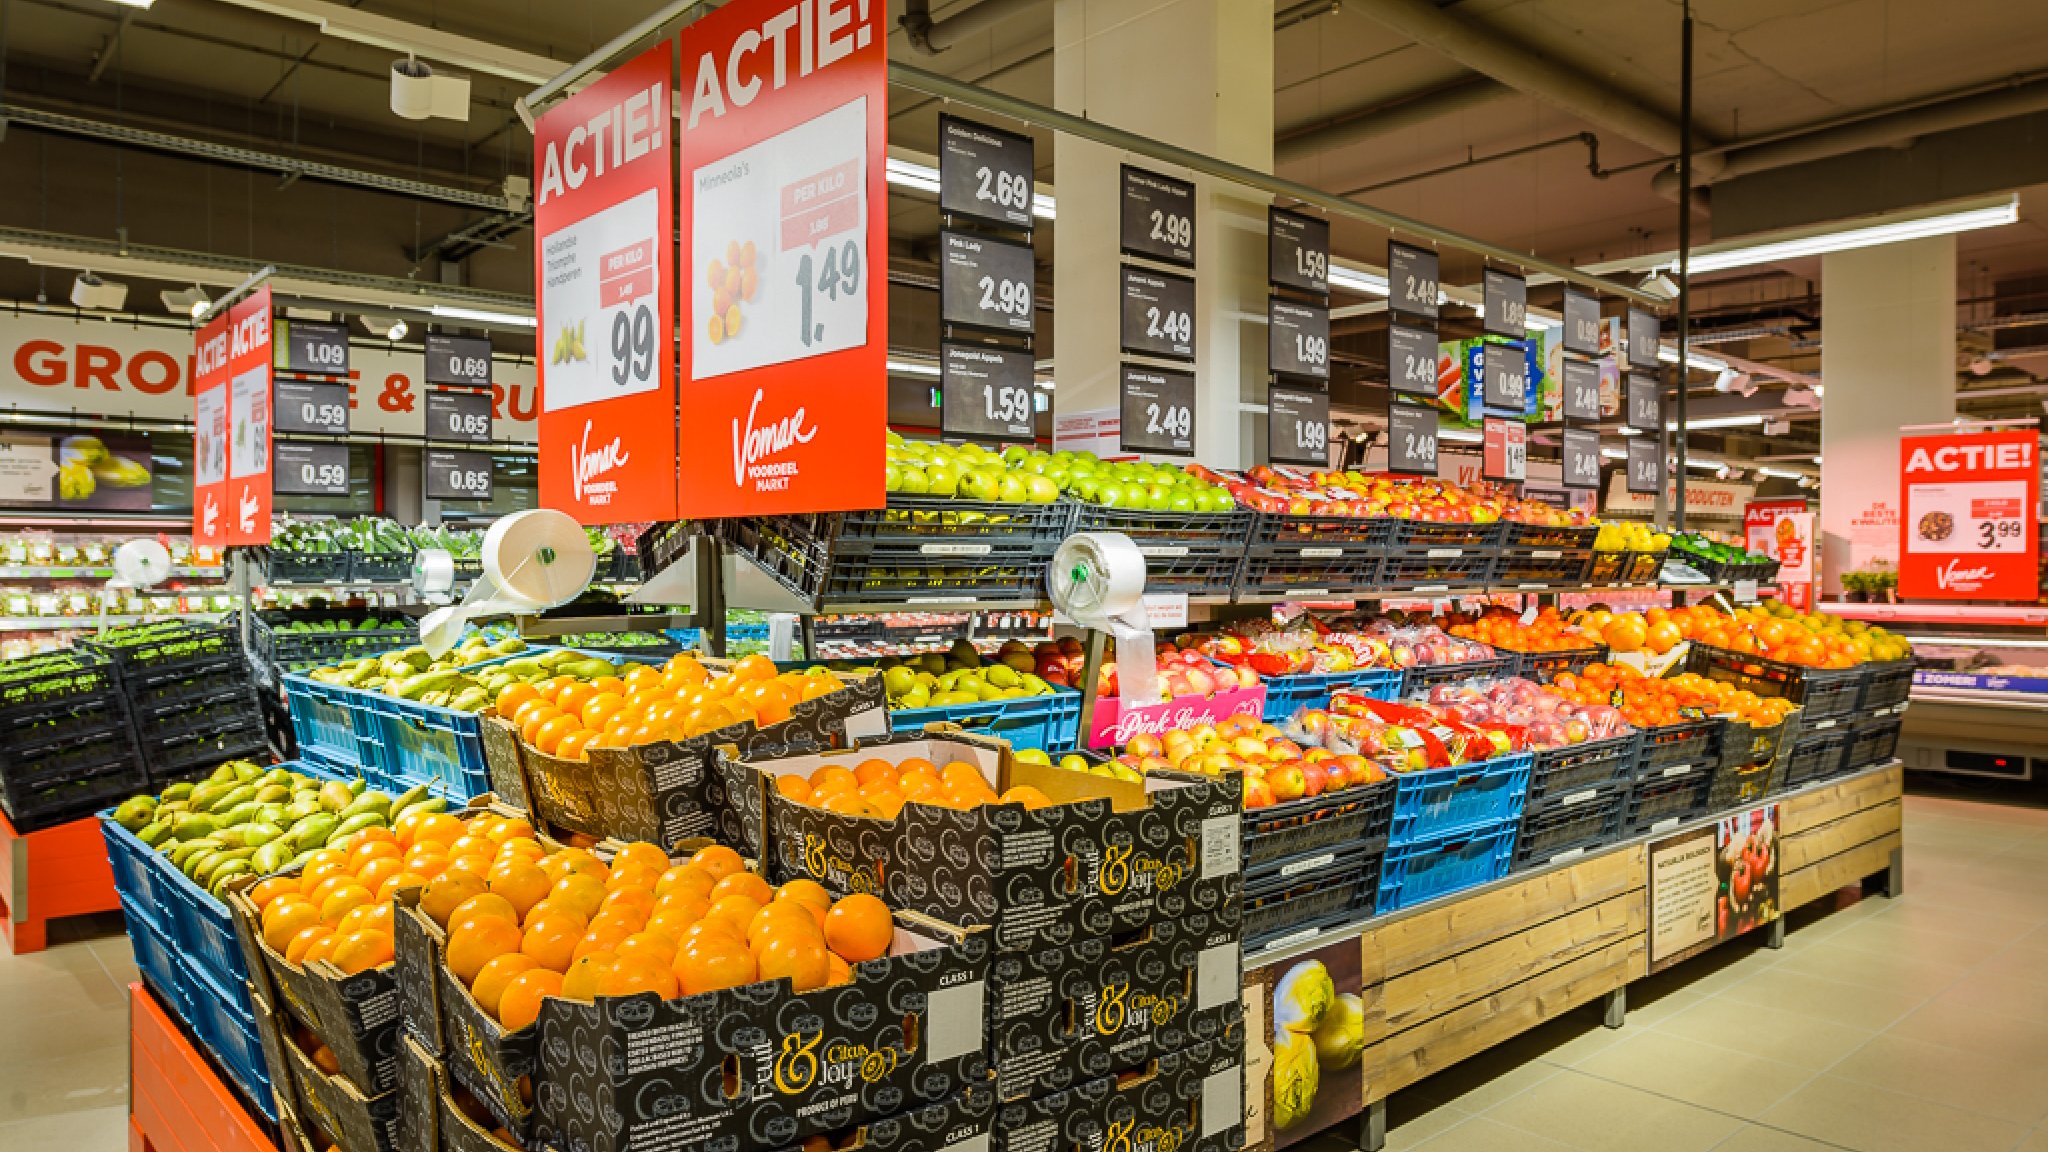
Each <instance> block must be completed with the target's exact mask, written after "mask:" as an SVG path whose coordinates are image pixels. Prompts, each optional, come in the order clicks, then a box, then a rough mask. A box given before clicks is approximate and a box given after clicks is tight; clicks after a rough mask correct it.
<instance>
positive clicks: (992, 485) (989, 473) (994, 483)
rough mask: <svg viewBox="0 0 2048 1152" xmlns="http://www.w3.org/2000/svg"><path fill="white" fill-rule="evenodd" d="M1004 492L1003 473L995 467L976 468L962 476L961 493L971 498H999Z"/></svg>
mask: <svg viewBox="0 0 2048 1152" xmlns="http://www.w3.org/2000/svg"><path fill="white" fill-rule="evenodd" d="M1002 492H1003V478H1002V473H1000V472H997V471H995V470H994V469H990V468H976V469H974V470H972V471H970V472H967V473H965V474H963V475H962V476H961V477H960V495H962V496H965V497H967V498H968V499H969V500H990V501H992V500H999V499H1001V498H1002Z"/></svg>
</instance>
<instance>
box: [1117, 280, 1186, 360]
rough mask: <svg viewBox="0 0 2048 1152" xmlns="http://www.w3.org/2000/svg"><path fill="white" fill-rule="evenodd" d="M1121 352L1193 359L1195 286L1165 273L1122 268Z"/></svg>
mask: <svg viewBox="0 0 2048 1152" xmlns="http://www.w3.org/2000/svg"><path fill="white" fill-rule="evenodd" d="M1122 276H1123V311H1122V314H1121V315H1120V316H1119V318H1118V319H1119V325H1118V328H1119V334H1120V336H1121V339H1122V343H1123V349H1124V351H1126V352H1135V353H1137V354H1138V355H1140V356H1169V357H1173V358H1176V359H1181V360H1192V359H1194V358H1195V282H1194V281H1193V280H1191V279H1189V278H1188V277H1186V276H1175V275H1173V274H1172V273H1169V272H1152V271H1149V270H1147V269H1144V268H1134V267H1132V266H1130V265H1128V264H1126V265H1124V266H1123V269H1122Z"/></svg>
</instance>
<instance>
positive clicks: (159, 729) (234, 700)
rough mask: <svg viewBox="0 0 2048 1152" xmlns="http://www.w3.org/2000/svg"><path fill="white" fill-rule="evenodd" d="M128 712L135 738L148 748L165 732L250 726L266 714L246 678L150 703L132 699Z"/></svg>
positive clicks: (164, 734)
mask: <svg viewBox="0 0 2048 1152" xmlns="http://www.w3.org/2000/svg"><path fill="white" fill-rule="evenodd" d="M128 712H129V716H130V717H131V718H132V719H133V721H134V725H135V742H136V743H137V744H138V745H139V746H141V747H142V748H144V749H145V750H147V749H148V747H149V745H150V744H151V743H152V742H154V741H155V740H156V739H158V738H161V737H164V736H176V735H182V734H184V733H187V732H209V731H221V730H225V729H230V728H240V727H246V726H247V725H248V722H249V719H250V717H252V716H255V717H260V716H261V715H262V712H261V708H260V705H259V704H258V698H257V695H256V689H255V687H254V686H253V685H251V684H250V683H249V682H248V680H247V679H246V678H245V679H243V680H241V681H240V682H231V683H220V684H216V685H214V686H213V688H212V689H211V691H210V692H208V693H207V694H206V695H193V696H181V697H178V698H177V699H172V700H159V701H156V702H154V703H147V704H145V703H138V702H136V701H132V700H131V701H130V702H129V705H128Z"/></svg>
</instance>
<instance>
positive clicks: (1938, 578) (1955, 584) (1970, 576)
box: [1934, 560, 1995, 592]
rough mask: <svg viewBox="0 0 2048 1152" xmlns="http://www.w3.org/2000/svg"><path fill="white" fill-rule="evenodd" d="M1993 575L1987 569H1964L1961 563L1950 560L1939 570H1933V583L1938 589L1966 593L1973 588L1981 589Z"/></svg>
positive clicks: (1977, 567) (1976, 567) (1972, 567)
mask: <svg viewBox="0 0 2048 1152" xmlns="http://www.w3.org/2000/svg"><path fill="white" fill-rule="evenodd" d="M1994 574H1995V573H1993V571H1992V570H1991V569H1989V568H1985V567H1981V566H1975V565H1973V566H1971V567H1968V568H1965V567H1963V566H1962V562H1961V561H1958V560H1950V561H1949V562H1947V563H1946V564H1943V565H1942V566H1941V567H1940V568H1937V569H1935V571H1934V582H1935V585H1936V586H1937V587H1940V588H1953V589H1955V590H1956V591H1958V592H1968V591H1970V590H1971V589H1973V588H1981V587H1983V586H1984V583H1985V581H1988V580H1990V579H1991V577H1992V576H1993V575H1994Z"/></svg>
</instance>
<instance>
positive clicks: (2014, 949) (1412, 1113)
mask: <svg viewBox="0 0 2048 1152" xmlns="http://www.w3.org/2000/svg"><path fill="white" fill-rule="evenodd" d="M2044 874H2048V809H2040V808H2021V807H2013V806H2008V805H2000V804H1988V803H1977V802H1971V801H1966V800H1954V799H1934V798H1928V797H1921V796H1914V797H1909V798H1908V799H1907V801H1906V895H1905V896H1904V897H1903V898H1901V899H1898V900H1885V899H1884V898H1882V897H1872V898H1870V899H1867V900H1863V901H1861V902H1858V903H1855V904H1853V905H1851V906H1849V907H1846V908H1840V909H1836V910H1832V911H1827V912H1825V913H1822V912H1817V911H1805V912H1802V913H1801V914H1800V915H1797V916H1795V917H1794V918H1793V927H1792V930H1791V932H1790V934H1789V936H1788V937H1787V940H1786V945H1785V948H1784V950H1783V951H1780V952H1773V951H1770V950H1768V949H1765V948H1762V947H1760V946H1758V945H1756V944H1754V943H1751V942H1749V941H1746V940H1745V941H1737V942H1735V943H1734V944H1731V945H1728V946H1727V947H1724V948H1721V949H1718V950H1717V951H1716V952H1713V953H1709V954H1707V955H1706V956H1703V957H1700V958H1699V959H1697V960H1694V961H1692V962H1690V963H1688V964H1685V965H1682V966H1680V967H1679V968H1677V969H1674V970H1673V971H1670V972H1667V973H1663V974H1660V975H1659V976H1656V977H1653V978H1652V979H1650V980H1647V981H1644V982H1641V983H1638V984H1635V985H1632V986H1631V987H1630V989H1629V998H1630V1011H1629V1015H1628V1024H1627V1026H1626V1027H1624V1028H1621V1029H1619V1030H1615V1031H1609V1030H1608V1029H1605V1028H1602V1027H1600V1025H1599V1022H1598V1019H1597V1016H1596V1015H1595V1014H1594V1013H1593V1012H1592V1011H1591V1010H1581V1011H1580V1012H1577V1013H1574V1014H1573V1015H1572V1016H1571V1017H1569V1018H1567V1019H1564V1020H1559V1021H1555V1022H1553V1023H1551V1024H1549V1025H1546V1026H1544V1027H1543V1028H1540V1029H1538V1030H1536V1031H1535V1032H1532V1033H1530V1034H1529V1035H1527V1036H1524V1037H1522V1038H1521V1039H1519V1040H1517V1041H1515V1042H1513V1043H1511V1044H1509V1045H1507V1046H1505V1047H1503V1048H1500V1049H1496V1050H1494V1051H1493V1052H1491V1053H1488V1054H1486V1055H1482V1056H1479V1057H1476V1058H1474V1059H1472V1060H1469V1061H1466V1062H1465V1063H1463V1064H1460V1065H1458V1066H1456V1067H1454V1068H1451V1069H1450V1070H1448V1071H1446V1072H1444V1073H1441V1074H1439V1075H1438V1076H1436V1077H1434V1078H1432V1079H1430V1080H1426V1081H1423V1082H1422V1083H1420V1084H1417V1085H1415V1086H1414V1087H1413V1088H1410V1089H1408V1090H1407V1091H1405V1092H1402V1093H1400V1094H1398V1095H1397V1096H1395V1098H1394V1100H1393V1102H1392V1106H1391V1109H1390V1124H1391V1126H1392V1131H1391V1132H1390V1133H1389V1136H1388V1141H1387V1146H1388V1148H1389V1149H1427V1150H1428V1152H1479V1150H1486V1152H1507V1150H1514V1152H1560V1150H1568V1149H1581V1150H1587V1152H1650V1150H1655V1152H1695V1150H1704V1149H1719V1150H1721V1152H1813V1150H1819V1149H1830V1148H1847V1149H1855V1150H1857V1152H1892V1150H1894V1149H1896V1150H1898V1152H1909V1150H1910V1152H1926V1150H1931V1149H1940V1150H1941V1152H1978V1150H1980V1149H1981V1150H1984V1152H1994V1150H1995V1152H2014V1150H2021V1152H2048V883H2044V882H2043V881H2042V879H2041V878H2042V876H2043V875H2044ZM119 933H120V922H119V918H118V917H96V918H87V919H85V920H83V921H78V922H71V923H67V924H64V925H61V926H59V928H57V929H53V930H52V933H51V936H52V939H53V940H56V939H60V938H62V939H64V940H66V941H68V942H66V943H59V944H53V945H52V946H51V948H50V949H49V950H48V951H46V952H41V953H37V954H35V955H31V956H13V955H9V954H6V953H5V952H4V951H0V1152H31V1150H33V1152H49V1150H50V1149H53V1148H61V1149H62V1150H63V1152H119V1150H121V1149H125V1148H126V1147H127V1112H128V1046H127V1040H128V1007H127V1001H126V994H127V993H126V988H127V985H128V983H129V981H132V980H135V979H137V978H138V977H137V976H136V971H135V964H134V958H133V957H132V956H131V954H130V953H129V950H128V940H127V937H126V936H123V935H120V934H119ZM1303 1147H1304V1148H1305V1149H1312V1150H1313V1152H1334V1150H1337V1149H1343V1148H1347V1147H1349V1144H1348V1142H1347V1141H1345V1140H1340V1139H1337V1138H1336V1137H1334V1136H1325V1137H1322V1138H1319V1139H1317V1140H1315V1141H1312V1142H1310V1143H1308V1144H1305V1145H1303Z"/></svg>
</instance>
